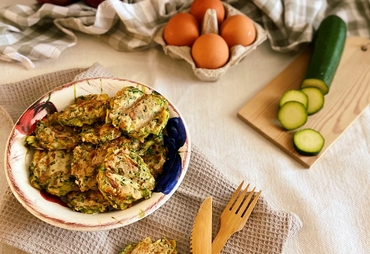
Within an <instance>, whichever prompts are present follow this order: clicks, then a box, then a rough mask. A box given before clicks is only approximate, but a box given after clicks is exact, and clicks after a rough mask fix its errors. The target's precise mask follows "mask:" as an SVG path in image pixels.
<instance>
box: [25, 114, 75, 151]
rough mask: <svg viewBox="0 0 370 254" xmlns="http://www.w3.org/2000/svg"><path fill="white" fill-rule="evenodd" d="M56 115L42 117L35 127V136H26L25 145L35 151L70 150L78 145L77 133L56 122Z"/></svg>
mask: <svg viewBox="0 0 370 254" xmlns="http://www.w3.org/2000/svg"><path fill="white" fill-rule="evenodd" d="M56 118H58V113H57V112H56V113H53V114H51V115H48V116H46V117H44V118H43V119H42V120H40V121H39V122H38V123H37V125H36V130H35V133H34V134H35V135H33V136H28V137H27V138H26V143H27V144H28V145H30V146H32V147H34V148H36V149H46V150H64V149H66V150H70V149H73V148H74V147H75V146H76V145H77V144H79V143H80V137H79V135H78V133H77V131H76V130H75V129H74V128H72V127H69V126H64V125H61V124H59V123H58V122H57V121H56Z"/></svg>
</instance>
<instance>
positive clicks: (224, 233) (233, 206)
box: [212, 181, 262, 254]
mask: <svg viewBox="0 0 370 254" xmlns="http://www.w3.org/2000/svg"><path fill="white" fill-rule="evenodd" d="M243 184H244V181H243V182H241V184H240V185H239V187H238V189H237V190H236V191H235V193H234V194H233V196H232V197H231V199H230V201H229V203H228V204H227V205H226V207H225V209H224V211H223V212H222V214H221V226H220V230H219V231H218V233H217V235H216V237H215V239H214V240H213V242H212V254H219V253H220V252H221V250H222V249H223V247H224V246H225V244H226V242H227V240H228V239H229V238H230V237H231V235H233V234H234V233H235V232H237V231H239V230H241V229H242V228H243V227H244V225H245V224H246V222H247V220H248V218H249V216H250V214H251V212H252V210H253V208H254V207H255V206H256V203H257V201H258V199H259V197H260V195H261V192H262V190H260V191H259V192H258V193H257V194H256V196H255V197H254V199H253V200H252V197H253V194H254V191H255V189H256V188H253V190H252V191H251V192H250V193H249V195H248V196H247V197H245V196H246V195H247V192H248V188H249V184H248V185H247V187H246V188H245V189H244V191H243V192H242V193H240V191H241V188H242V187H243ZM239 193H240V195H239Z"/></svg>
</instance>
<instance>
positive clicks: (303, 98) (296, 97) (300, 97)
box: [279, 89, 308, 108]
mask: <svg viewBox="0 0 370 254" xmlns="http://www.w3.org/2000/svg"><path fill="white" fill-rule="evenodd" d="M288 101H298V102H300V103H302V104H303V105H304V106H305V107H306V108H307V106H308V97H307V95H306V94H305V93H303V92H302V91H301V90H295V89H292V90H288V91H286V92H285V93H284V94H283V95H282V96H281V97H280V100H279V107H281V106H283V105H284V104H285V103H286V102H288Z"/></svg>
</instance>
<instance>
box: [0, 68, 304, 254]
mask: <svg viewBox="0 0 370 254" xmlns="http://www.w3.org/2000/svg"><path fill="white" fill-rule="evenodd" d="M103 76H105V77H107V76H111V74H109V73H108V72H107V71H106V70H105V69H104V68H103V67H102V66H101V65H100V64H94V65H93V66H92V67H91V68H88V69H73V70H65V71H60V72H57V73H51V74H46V75H43V76H39V77H35V78H32V79H29V80H26V81H23V82H19V83H14V84H9V85H3V86H0V94H2V95H3V94H4V95H5V96H2V97H1V98H0V106H2V107H3V108H5V109H6V110H7V111H8V112H9V114H10V115H11V117H12V119H13V121H15V120H16V119H17V118H18V117H19V115H20V114H21V113H22V112H23V110H24V109H25V108H26V107H27V106H28V105H29V104H31V103H32V102H33V101H34V100H36V99H37V98H38V97H40V96H41V95H43V94H44V93H46V92H47V91H49V90H51V89H52V88H53V87H55V86H58V85H61V84H63V83H66V82H69V81H71V80H73V79H83V78H88V77H103ZM9 121H10V118H8V122H9ZM0 135H6V133H2V132H0ZM0 156H3V154H1V155H0ZM1 159H2V160H3V158H1ZM0 167H1V168H0V170H4V169H3V164H1V165H0ZM221 170H225V169H221ZM244 180H245V181H247V182H248V179H244ZM237 185H238V183H231V182H229V181H228V180H227V179H226V177H225V176H224V175H223V174H222V173H221V171H219V170H218V169H217V168H216V167H215V166H214V165H213V164H212V163H211V162H210V161H209V160H207V158H205V156H204V155H203V154H202V152H201V151H200V150H199V149H198V148H197V147H196V145H193V149H192V156H191V161H190V165H189V169H188V173H187V175H186V176H185V178H184V181H183V182H182V184H181V185H180V187H179V189H178V190H177V192H176V193H175V194H174V195H173V196H172V198H171V199H170V200H169V201H168V202H167V203H166V204H164V205H163V206H162V207H161V208H159V210H157V211H156V212H154V213H153V214H151V215H150V216H148V217H146V218H144V219H143V220H141V221H139V222H137V223H134V224H131V225H128V226H126V227H123V228H120V229H114V230H109V231H101V232H79V231H68V230H65V229H61V228H57V227H54V226H51V225H49V224H47V223H44V222H43V221H41V220H39V219H37V218H36V217H34V216H33V215H31V214H30V213H29V212H28V211H27V210H26V209H24V208H23V207H22V205H21V204H20V203H19V202H18V201H17V200H16V199H15V197H14V196H13V194H12V193H11V191H10V189H9V188H8V189H7V190H6V192H5V194H4V196H3V197H2V199H0V201H1V203H0V225H1V227H0V242H1V243H4V244H7V245H10V246H13V247H16V248H19V249H21V250H23V251H25V252H28V253H89V254H90V253H108V254H110V253H112V254H114V253H118V252H119V251H120V250H122V248H123V247H124V246H125V245H126V244H128V243H131V242H137V241H139V240H141V239H143V238H145V237H146V236H152V238H153V239H156V238H160V237H162V236H166V237H168V238H171V239H175V240H176V241H177V243H178V251H179V253H184V254H185V253H189V252H190V249H189V238H190V234H191V229H192V223H193V221H194V218H195V216H196V213H197V211H198V208H199V206H200V204H201V202H202V201H203V200H204V199H205V198H206V197H207V196H213V236H215V235H216V233H217V230H218V228H219V217H220V214H221V212H222V210H223V208H224V206H225V205H226V203H227V202H228V200H229V198H230V197H231V194H232V193H233V192H234V190H235V188H236V186H237ZM252 185H253V183H252ZM301 227H302V222H301V220H300V219H299V217H298V216H297V215H295V214H294V213H291V212H284V211H278V210H276V209H274V208H272V207H271V206H270V205H269V204H268V202H267V200H265V198H264V197H263V195H262V197H261V198H260V200H259V201H258V203H257V206H256V208H255V209H254V211H253V212H252V215H251V217H250V219H249V221H248V222H247V225H246V226H245V227H244V229H243V230H242V231H240V232H238V233H236V234H235V235H234V236H233V237H232V238H231V239H230V240H229V241H228V243H227V245H226V246H225V248H224V250H223V253H230V254H231V253H232V254H238V253H240V254H242V253H258V254H259V253H282V251H283V247H284V244H285V243H286V241H287V240H288V239H289V238H291V237H293V236H294V235H295V234H296V233H297V232H298V230H299V229H300V228H301Z"/></svg>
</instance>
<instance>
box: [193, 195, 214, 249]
mask: <svg viewBox="0 0 370 254" xmlns="http://www.w3.org/2000/svg"><path fill="white" fill-rule="evenodd" d="M211 245H212V197H208V198H206V199H205V200H204V201H203V203H202V204H201V206H200V208H199V210H198V214H197V216H196V217H195V220H194V225H193V230H192V232H191V238H190V251H191V253H194V254H211V253H212V252H211Z"/></svg>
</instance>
